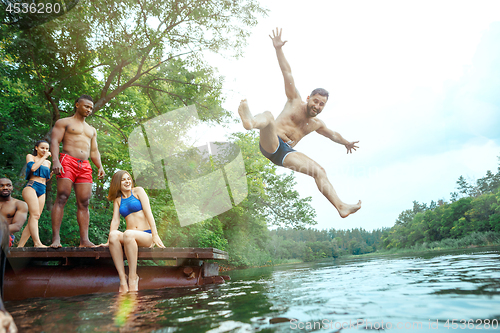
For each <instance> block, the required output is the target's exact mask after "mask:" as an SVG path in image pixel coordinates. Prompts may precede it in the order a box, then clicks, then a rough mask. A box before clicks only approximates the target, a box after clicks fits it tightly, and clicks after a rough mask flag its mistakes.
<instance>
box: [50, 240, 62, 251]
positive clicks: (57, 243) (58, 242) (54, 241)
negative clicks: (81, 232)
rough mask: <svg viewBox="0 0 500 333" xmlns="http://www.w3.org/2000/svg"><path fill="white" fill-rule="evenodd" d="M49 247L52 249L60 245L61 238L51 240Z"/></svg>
mask: <svg viewBox="0 0 500 333" xmlns="http://www.w3.org/2000/svg"><path fill="white" fill-rule="evenodd" d="M50 247H51V248H54V249H57V248H60V247H62V245H61V240H60V239H56V240H53V241H52V244H50Z"/></svg>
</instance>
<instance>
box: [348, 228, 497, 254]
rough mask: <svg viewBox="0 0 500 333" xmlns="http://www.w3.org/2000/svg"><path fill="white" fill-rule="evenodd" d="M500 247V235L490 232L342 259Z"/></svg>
mask: <svg viewBox="0 0 500 333" xmlns="http://www.w3.org/2000/svg"><path fill="white" fill-rule="evenodd" d="M496 246H500V233H497V232H493V231H489V232H474V233H472V234H470V235H468V236H466V237H462V238H459V239H453V238H446V239H443V240H441V241H438V242H431V243H422V244H417V245H414V246H412V247H410V248H403V249H397V248H392V249H390V250H377V251H375V252H370V253H364V254H359V255H345V256H342V258H360V257H370V256H379V255H392V254H394V255H397V254H413V253H415V254H416V253H425V252H430V251H439V250H459V249H470V248H482V247H496Z"/></svg>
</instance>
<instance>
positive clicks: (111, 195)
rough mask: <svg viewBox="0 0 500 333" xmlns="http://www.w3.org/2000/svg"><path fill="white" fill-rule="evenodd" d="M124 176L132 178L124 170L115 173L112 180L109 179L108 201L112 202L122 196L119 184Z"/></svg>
mask: <svg viewBox="0 0 500 333" xmlns="http://www.w3.org/2000/svg"><path fill="white" fill-rule="evenodd" d="M124 174H128V175H129V176H130V178H132V176H131V175H130V173H129V172H128V171H125V170H120V171H117V172H115V174H114V175H113V178H111V185H110V186H109V192H108V200H109V201H113V200H115V199H116V198H118V196H122V191H121V184H122V177H123V175H124ZM133 186H134V181H133V180H132V187H133Z"/></svg>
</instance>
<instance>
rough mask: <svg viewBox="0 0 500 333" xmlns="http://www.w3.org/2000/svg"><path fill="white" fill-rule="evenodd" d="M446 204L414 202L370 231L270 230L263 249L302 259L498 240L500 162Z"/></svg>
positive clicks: (462, 182) (465, 184) (277, 257)
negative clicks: (391, 221)
mask: <svg viewBox="0 0 500 333" xmlns="http://www.w3.org/2000/svg"><path fill="white" fill-rule="evenodd" d="M457 189H458V192H452V193H451V200H450V202H445V201H444V200H442V199H441V200H438V201H437V202H434V201H432V202H431V203H430V204H429V205H427V204H425V203H419V202H417V201H414V202H413V208H412V209H407V210H405V211H403V212H402V213H401V214H399V217H398V218H397V220H396V222H395V225H394V226H393V227H392V228H382V229H377V230H373V231H366V230H364V229H352V230H335V229H330V230H321V231H320V230H316V229H312V228H310V229H305V230H297V229H283V228H278V229H276V230H272V231H271V232H270V242H269V245H268V251H269V253H270V255H271V257H272V258H273V259H274V260H277V261H279V260H284V259H300V260H304V261H311V260H317V259H321V258H329V257H331V258H335V257H338V256H342V255H346V254H352V255H358V254H364V253H371V252H376V251H387V250H391V251H395V250H402V249H406V250H426V249H433V248H458V247H466V246H473V245H478V246H480V245H489V244H498V243H499V242H500V166H499V168H498V171H497V173H496V174H495V173H493V172H491V171H489V170H488V171H487V173H486V176H485V177H483V178H480V179H478V180H477V181H476V182H475V184H473V183H472V182H468V181H467V180H466V179H465V178H464V177H463V176H460V178H459V179H458V181H457Z"/></svg>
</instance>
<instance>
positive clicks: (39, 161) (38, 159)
mask: <svg viewBox="0 0 500 333" xmlns="http://www.w3.org/2000/svg"><path fill="white" fill-rule="evenodd" d="M49 157H50V151H49V143H48V142H47V141H45V140H40V141H37V143H35V148H34V149H33V154H28V155H26V163H27V164H26V179H27V180H28V184H26V187H25V188H24V189H23V193H22V195H23V199H24V201H25V202H26V203H27V204H28V211H29V215H30V216H29V219H28V225H27V226H26V228H24V230H23V233H22V235H21V239H20V240H19V245H18V247H24V245H25V244H26V242H27V241H28V239H29V238H30V236H31V238H32V239H33V243H34V244H35V247H47V246H45V245H43V244H42V242H41V241H40V237H39V236H38V220H39V219H40V215H42V211H43V207H44V206H45V192H46V186H45V184H46V182H47V179H50V176H51V172H50V161H49V160H48V158H49Z"/></svg>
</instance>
